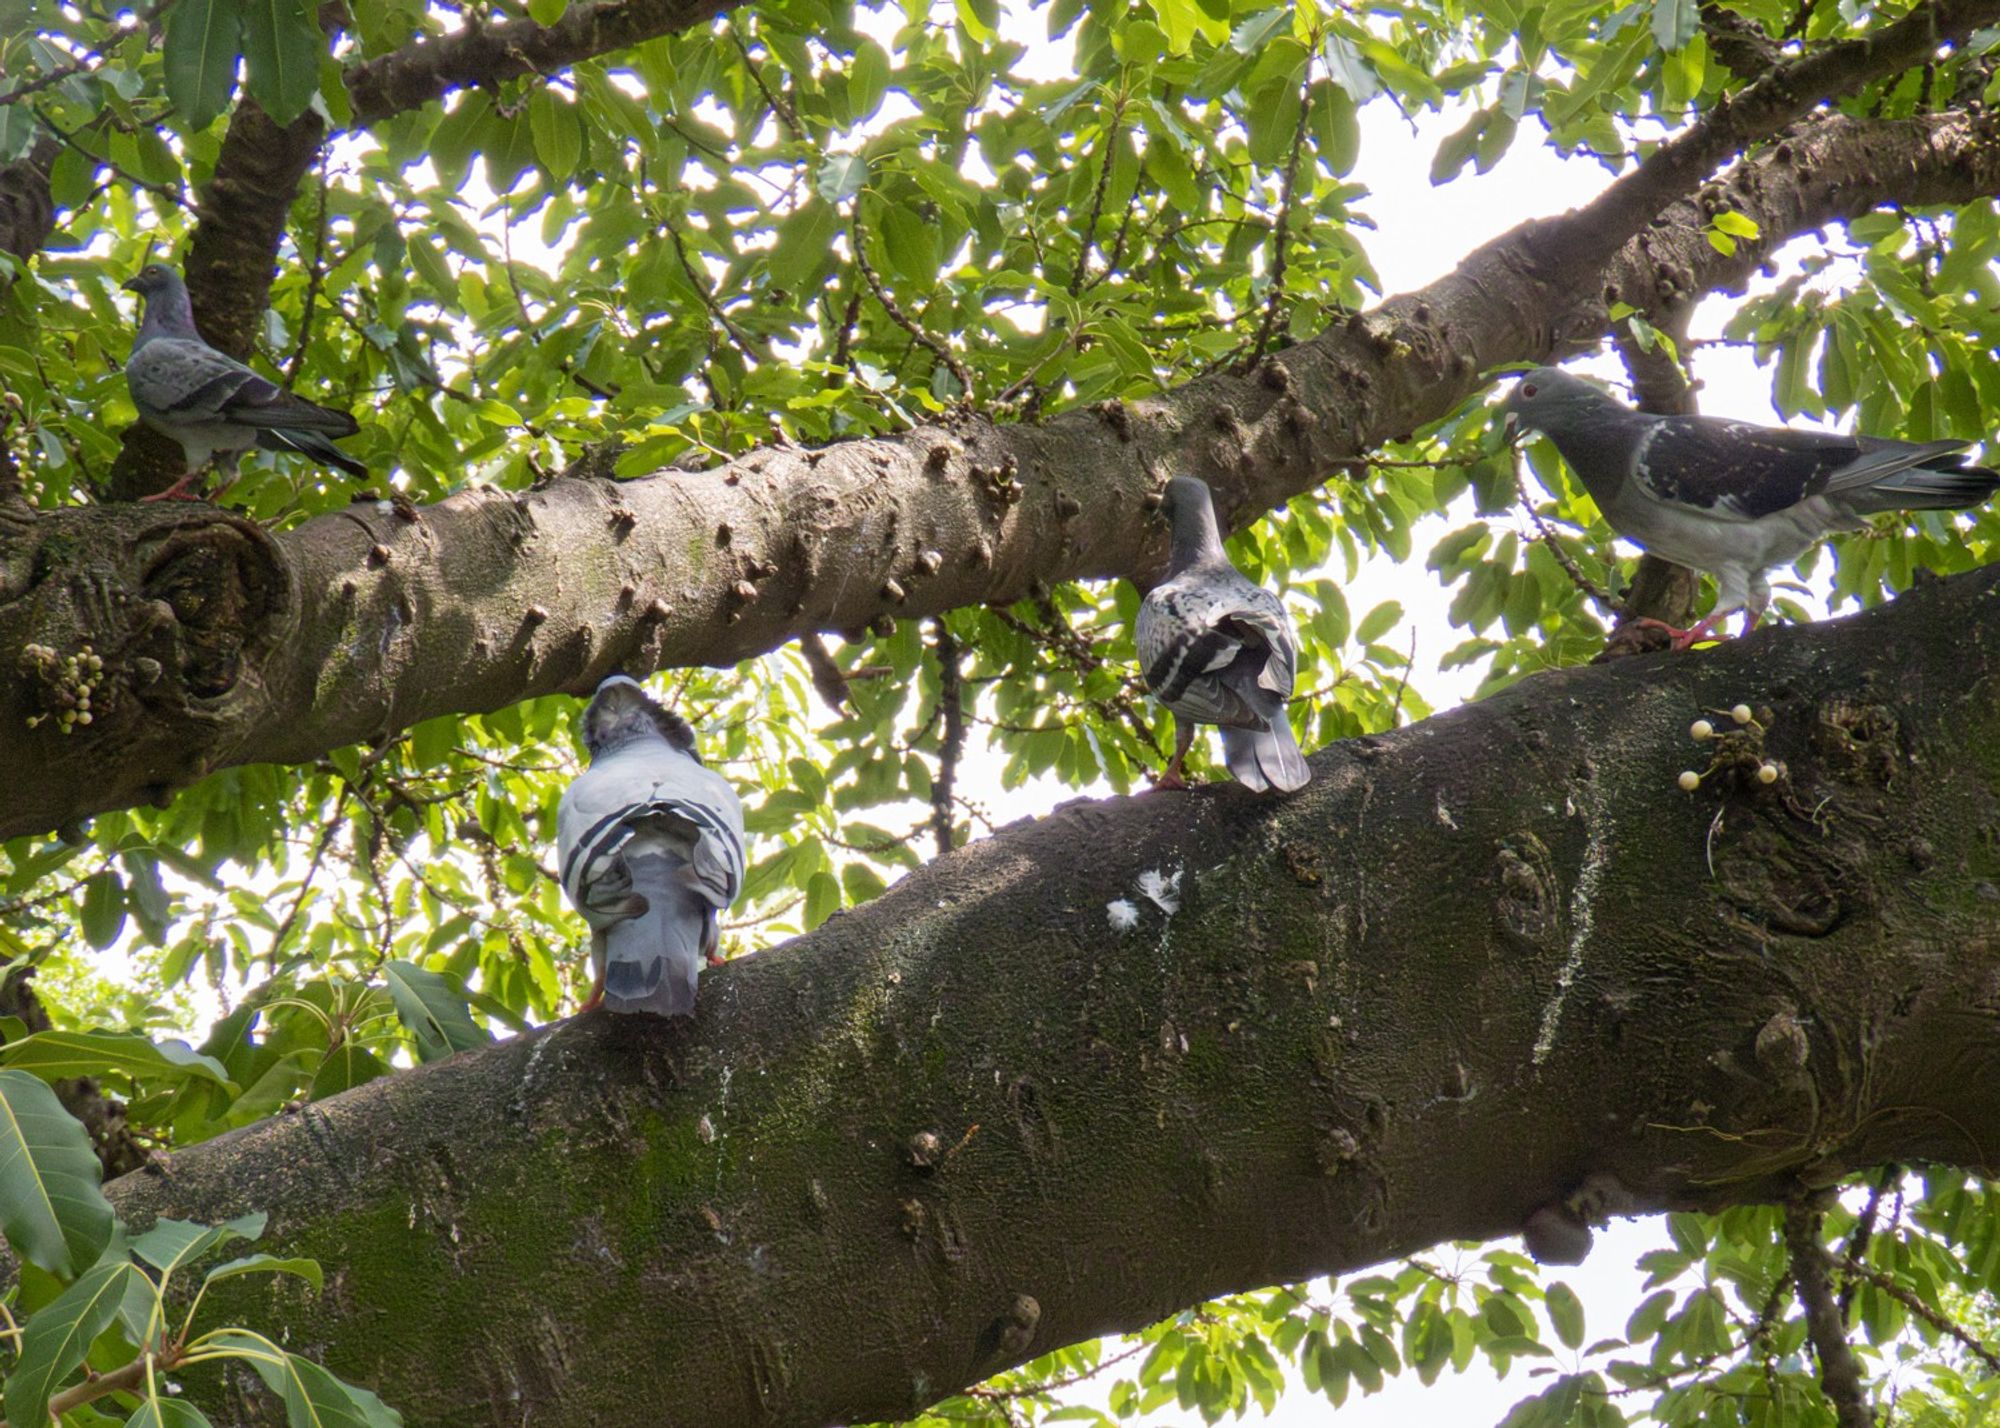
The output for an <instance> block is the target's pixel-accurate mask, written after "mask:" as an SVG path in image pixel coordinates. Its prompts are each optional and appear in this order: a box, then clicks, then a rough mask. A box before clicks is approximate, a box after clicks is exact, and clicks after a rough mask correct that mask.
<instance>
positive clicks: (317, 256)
mask: <svg viewBox="0 0 2000 1428" xmlns="http://www.w3.org/2000/svg"><path fill="white" fill-rule="evenodd" d="M330 177H331V176H330V174H329V172H328V170H327V165H326V159H325V153H324V151H322V152H321V156H320V165H319V214H318V216H317V217H315V218H314V220H313V255H312V266H311V267H310V268H309V269H308V270H307V273H306V301H305V308H304V311H303V312H301V313H300V315H299V341H298V345H297V346H296V347H294V348H293V349H292V360H291V361H289V362H287V363H286V364H285V390H286V391H290V390H291V389H292V385H293V384H294V383H295V382H297V381H298V380H299V369H300V368H301V367H303V366H305V361H306V347H307V345H308V344H309V343H311V341H312V330H313V315H314V313H315V312H317V310H318V307H319V290H320V285H321V284H322V283H324V282H325V281H326V196H327V189H328V187H329V182H328V181H329V178H330Z"/></svg>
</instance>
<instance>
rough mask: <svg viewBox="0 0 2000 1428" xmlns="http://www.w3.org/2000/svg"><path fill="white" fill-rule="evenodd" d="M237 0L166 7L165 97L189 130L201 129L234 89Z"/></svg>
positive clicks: (239, 26) (192, 0)
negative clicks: (167, 8)
mask: <svg viewBox="0 0 2000 1428" xmlns="http://www.w3.org/2000/svg"><path fill="white" fill-rule="evenodd" d="M242 33H243V5H242V0H181V3H179V4H177V5H175V6H174V7H173V8H172V9H171V10H169V11H167V33H166V40H165V42H164V44H163V46H162V57H163V59H164V60H165V62H166V78H167V98H168V99H170V100H172V101H173V106H174V108H175V109H177V110H178V111H179V112H180V115H181V118H182V119H183V120H185V121H186V123H187V127H188V128H189V129H190V130H195V129H206V128H207V127H208V126H209V125H210V124H212V123H214V122H215V119H216V116H217V115H219V114H221V113H222V111H223V110H224V109H227V108H228V107H229V96H230V95H231V94H233V93H235V92H236V58H237V55H238V54H239V53H240V51H241V49H242Z"/></svg>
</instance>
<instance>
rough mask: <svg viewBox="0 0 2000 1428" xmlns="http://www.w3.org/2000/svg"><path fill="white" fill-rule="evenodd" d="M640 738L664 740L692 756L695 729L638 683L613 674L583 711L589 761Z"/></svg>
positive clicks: (585, 743)
mask: <svg viewBox="0 0 2000 1428" xmlns="http://www.w3.org/2000/svg"><path fill="white" fill-rule="evenodd" d="M640 739H664V740H665V741H666V742H667V743H669V744H671V745H673V746H674V747H675V748H677V749H679V750H680V751H681V752H682V753H684V754H687V755H689V756H691V757H694V756H695V755H694V730H693V729H692V728H691V727H690V726H689V724H688V721H687V720H685V719H683V718H681V716H680V715H678V714H676V713H674V712H673V711H672V710H670V709H667V708H664V707H662V706H661V705H660V704H659V703H658V702H656V701H655V700H654V699H653V697H652V695H650V694H648V693H646V691H645V689H644V687H643V686H641V685H640V683H639V681H638V680H636V679H633V678H631V677H630V676H629V675H623V674H614V675H612V676H611V677H610V678H609V679H607V680H605V681H604V683H602V684H600V685H598V686H597V693H596V694H594V695H592V696H591V699H590V707H589V708H587V709H585V710H584V711H583V746H584V748H586V749H588V750H589V751H590V756H591V758H593V759H601V758H603V757H604V756H605V755H606V754H608V753H612V752H614V751H616V750H618V749H621V748H623V747H625V745H627V744H629V743H632V742H633V741H634V740H640ZM695 761H696V762H697V763H699V762H700V759H699V758H698V757H696V758H695Z"/></svg>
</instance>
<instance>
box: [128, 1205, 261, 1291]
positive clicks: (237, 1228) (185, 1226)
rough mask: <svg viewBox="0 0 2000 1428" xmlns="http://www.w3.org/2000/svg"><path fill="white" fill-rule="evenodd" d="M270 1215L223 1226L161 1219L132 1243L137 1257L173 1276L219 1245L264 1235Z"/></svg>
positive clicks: (252, 1216) (254, 1214)
mask: <svg viewBox="0 0 2000 1428" xmlns="http://www.w3.org/2000/svg"><path fill="white" fill-rule="evenodd" d="M267 1218H268V1217H267V1216H266V1215H265V1214H264V1212H263V1211H262V1210H255V1211H252V1212H251V1213H250V1214H247V1215H239V1216H238V1217H237V1218H235V1219H233V1220H228V1221H225V1222H224V1223H222V1224H220V1225H203V1224H197V1223H195V1222H193V1221H191V1220H157V1221H155V1222H154V1224H153V1227H152V1228H151V1229H149V1230H147V1231H146V1233H145V1234H143V1235H140V1236H139V1237H138V1238H137V1239H134V1240H133V1241H132V1242H131V1245H130V1248H131V1251H132V1253H133V1254H135V1255H137V1256H138V1257H139V1258H140V1259H143V1260H144V1261H146V1263H147V1264H150V1265H152V1266H153V1268H155V1269H157V1270H159V1271H160V1273H161V1274H162V1275H163V1276H164V1275H168V1274H172V1273H173V1272H174V1271H175V1270H176V1269H178V1268H180V1267H181V1266H182V1265H184V1264H186V1263H188V1262H189V1261H190V1260H195V1259H199V1258H200V1257H201V1256H202V1255H204V1254H206V1253H208V1252H209V1251H210V1250H212V1249H214V1248H215V1247H216V1246H217V1245H221V1244H227V1243H228V1242H229V1241H231V1240H255V1239H257V1238H258V1237H260V1236H261V1235H262V1234H263V1233H264V1225H265V1222H266V1220H267Z"/></svg>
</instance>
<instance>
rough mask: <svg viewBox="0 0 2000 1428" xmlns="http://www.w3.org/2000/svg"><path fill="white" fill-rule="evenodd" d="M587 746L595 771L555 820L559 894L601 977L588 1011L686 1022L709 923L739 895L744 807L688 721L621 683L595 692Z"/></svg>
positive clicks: (710, 945) (586, 720)
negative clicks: (574, 915) (579, 922)
mask: <svg viewBox="0 0 2000 1428" xmlns="http://www.w3.org/2000/svg"><path fill="white" fill-rule="evenodd" d="M583 743H584V747H585V748H586V749H588V750H589V752H590V767H589V768H587V769H585V770H584V771H583V772H582V773H581V774H579V775H577V777H576V779H575V781H574V782H572V783H571V784H570V786H569V787H568V788H567V789H566V790H564V792H563V796H562V803H561V805H560V806H559V807H558V808H557V810H556V842H557V857H558V859H559V864H558V866H559V867H560V869H561V873H562V886H563V891H564V892H565V893H567V894H568V895H569V900H570V901H571V902H572V903H574V904H575V905H576V909H577V911H579V912H581V913H582V914H583V920H584V921H585V922H587V923H589V924H590V956H591V963H592V966H593V967H594V968H595V969H596V972H597V983H596V986H595V987H594V988H593V990H592V992H591V996H590V1000H589V1001H588V1002H586V1003H585V1004H584V1006H583V1010H585V1011H589V1010H590V1009H591V1008H592V1007H595V1006H596V1005H597V1004H598V1002H599V1001H600V1000H601V1001H602V1002H603V1003H604V1005H605V1006H607V1007H608V1008H610V1009H611V1010H612V1011H614V1012H652V1013H654V1014H655V1015H658V1016H687V1015H688V1014H690V1013H691V1012H693V1011H694V987H695V979H696V978H697V977H698V976H699V975H700V974H701V965H702V961H703V959H704V958H708V959H710V960H713V959H714V957H715V950H716V944H717V939H718V936H719V934H718V932H717V929H716V914H717V913H719V912H720V911H722V909H724V908H726V907H728V906H729V905H730V904H731V903H732V902H734V901H735V900H736V895H737V894H738V893H739V892H741V891H742V889H743V869H744V862H743V846H744V843H743V805H742V803H741V802H740V801H739V800H738V799H737V797H736V790H734V789H733V788H731V787H730V786H729V782H728V780H727V779H725V778H723V777H722V775H720V774H718V773H716V772H714V771H713V770H711V769H708V768H704V767H703V766H702V762H701V759H700V758H699V757H698V756H697V755H696V754H695V751H694V730H693V729H691V728H689V727H688V722H687V720H685V719H683V718H681V717H680V715H678V714H675V713H672V712H671V711H669V710H667V709H664V708H662V707H661V706H660V705H659V704H657V703H655V702H654V701H653V699H652V697H651V696H649V695H648V694H647V693H646V691H645V690H644V689H643V688H641V687H640V685H639V683H638V681H637V680H634V679H630V678H627V677H626V676H625V675H622V674H614V675H612V676H611V677H610V678H609V679H607V680H605V681H604V682H603V683H602V684H600V685H598V686H597V693H596V694H595V695H594V696H592V698H591V701H590V707H589V708H587V709H585V710H584V713H583Z"/></svg>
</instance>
